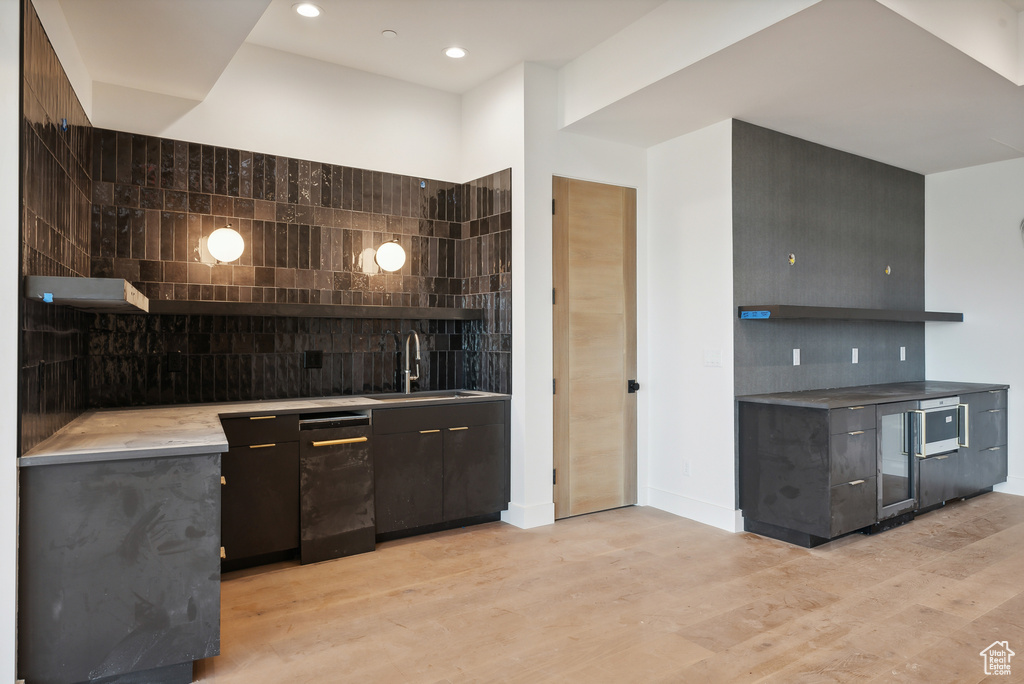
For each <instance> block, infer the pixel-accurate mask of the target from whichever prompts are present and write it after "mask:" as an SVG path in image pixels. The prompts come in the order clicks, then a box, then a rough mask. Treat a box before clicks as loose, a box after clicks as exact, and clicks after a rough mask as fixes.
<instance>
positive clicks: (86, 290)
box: [25, 276, 149, 313]
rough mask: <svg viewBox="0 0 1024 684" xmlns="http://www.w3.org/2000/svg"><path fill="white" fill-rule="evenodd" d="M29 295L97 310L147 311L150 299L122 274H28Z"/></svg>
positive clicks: (28, 296)
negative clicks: (99, 276)
mask: <svg viewBox="0 0 1024 684" xmlns="http://www.w3.org/2000/svg"><path fill="white" fill-rule="evenodd" d="M25 297H26V298H28V299H32V300H35V301H37V302H45V303H47V304H57V305H58V306H70V307H74V308H76V309H82V310H83V311H92V312H95V313H145V312H147V311H149V299H148V298H147V297H146V295H144V294H142V293H141V292H139V291H138V290H136V289H135V288H134V287H133V286H132V284H131V283H129V282H128V281H127V280H124V279H122V278H76V277H66V276H26V277H25Z"/></svg>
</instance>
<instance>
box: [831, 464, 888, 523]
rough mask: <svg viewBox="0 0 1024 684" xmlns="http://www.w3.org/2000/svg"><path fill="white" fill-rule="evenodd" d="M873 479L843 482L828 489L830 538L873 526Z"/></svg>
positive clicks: (874, 492) (875, 494)
mask: <svg viewBox="0 0 1024 684" xmlns="http://www.w3.org/2000/svg"><path fill="white" fill-rule="evenodd" d="M875 482H876V480H875V478H874V477H869V478H866V479H863V480H854V481H852V482H845V483H843V484H840V485H836V486H834V487H831V488H830V491H829V515H830V534H829V536H830V537H838V536H839V535H841V534H846V533H847V532H853V531H854V530H859V529H860V528H862V527H867V526H868V525H873V524H874V522H875V502H876V496H877V493H876V490H875Z"/></svg>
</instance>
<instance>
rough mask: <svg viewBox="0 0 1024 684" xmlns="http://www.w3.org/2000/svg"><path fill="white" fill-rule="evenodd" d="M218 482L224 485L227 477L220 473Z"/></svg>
mask: <svg viewBox="0 0 1024 684" xmlns="http://www.w3.org/2000/svg"><path fill="white" fill-rule="evenodd" d="M220 483H221V484H222V485H226V484H227V483H228V481H227V478H225V477H224V476H223V475H221V476H220Z"/></svg>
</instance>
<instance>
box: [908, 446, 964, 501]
mask: <svg viewBox="0 0 1024 684" xmlns="http://www.w3.org/2000/svg"><path fill="white" fill-rule="evenodd" d="M917 466H918V493H917V506H918V508H927V507H928V506H934V505H935V504H938V503H942V502H943V501H949V500H950V499H955V498H956V497H957V496H959V495H960V484H959V479H960V454H959V453H958V452H955V451H954V452H953V453H950V454H942V455H941V456H932V457H931V458H925V459H921V460H920V461H918V463H917Z"/></svg>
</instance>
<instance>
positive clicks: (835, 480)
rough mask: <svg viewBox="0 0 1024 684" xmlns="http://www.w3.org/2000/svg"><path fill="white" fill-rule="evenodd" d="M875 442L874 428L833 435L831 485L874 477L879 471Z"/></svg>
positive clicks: (830, 460)
mask: <svg viewBox="0 0 1024 684" xmlns="http://www.w3.org/2000/svg"><path fill="white" fill-rule="evenodd" d="M875 442H876V440H875V430H874V428H872V429H869V430H855V431H853V432H844V433H842V434H839V435H831V436H830V437H829V463H830V468H829V471H830V474H829V480H830V482H831V484H833V485H838V484H844V483H846V482H850V481H852V480H863V479H866V478H869V477H874V475H875V473H876V472H877V470H878V461H877V459H876V457H875V453H876V451H875V450H876V443H875Z"/></svg>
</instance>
